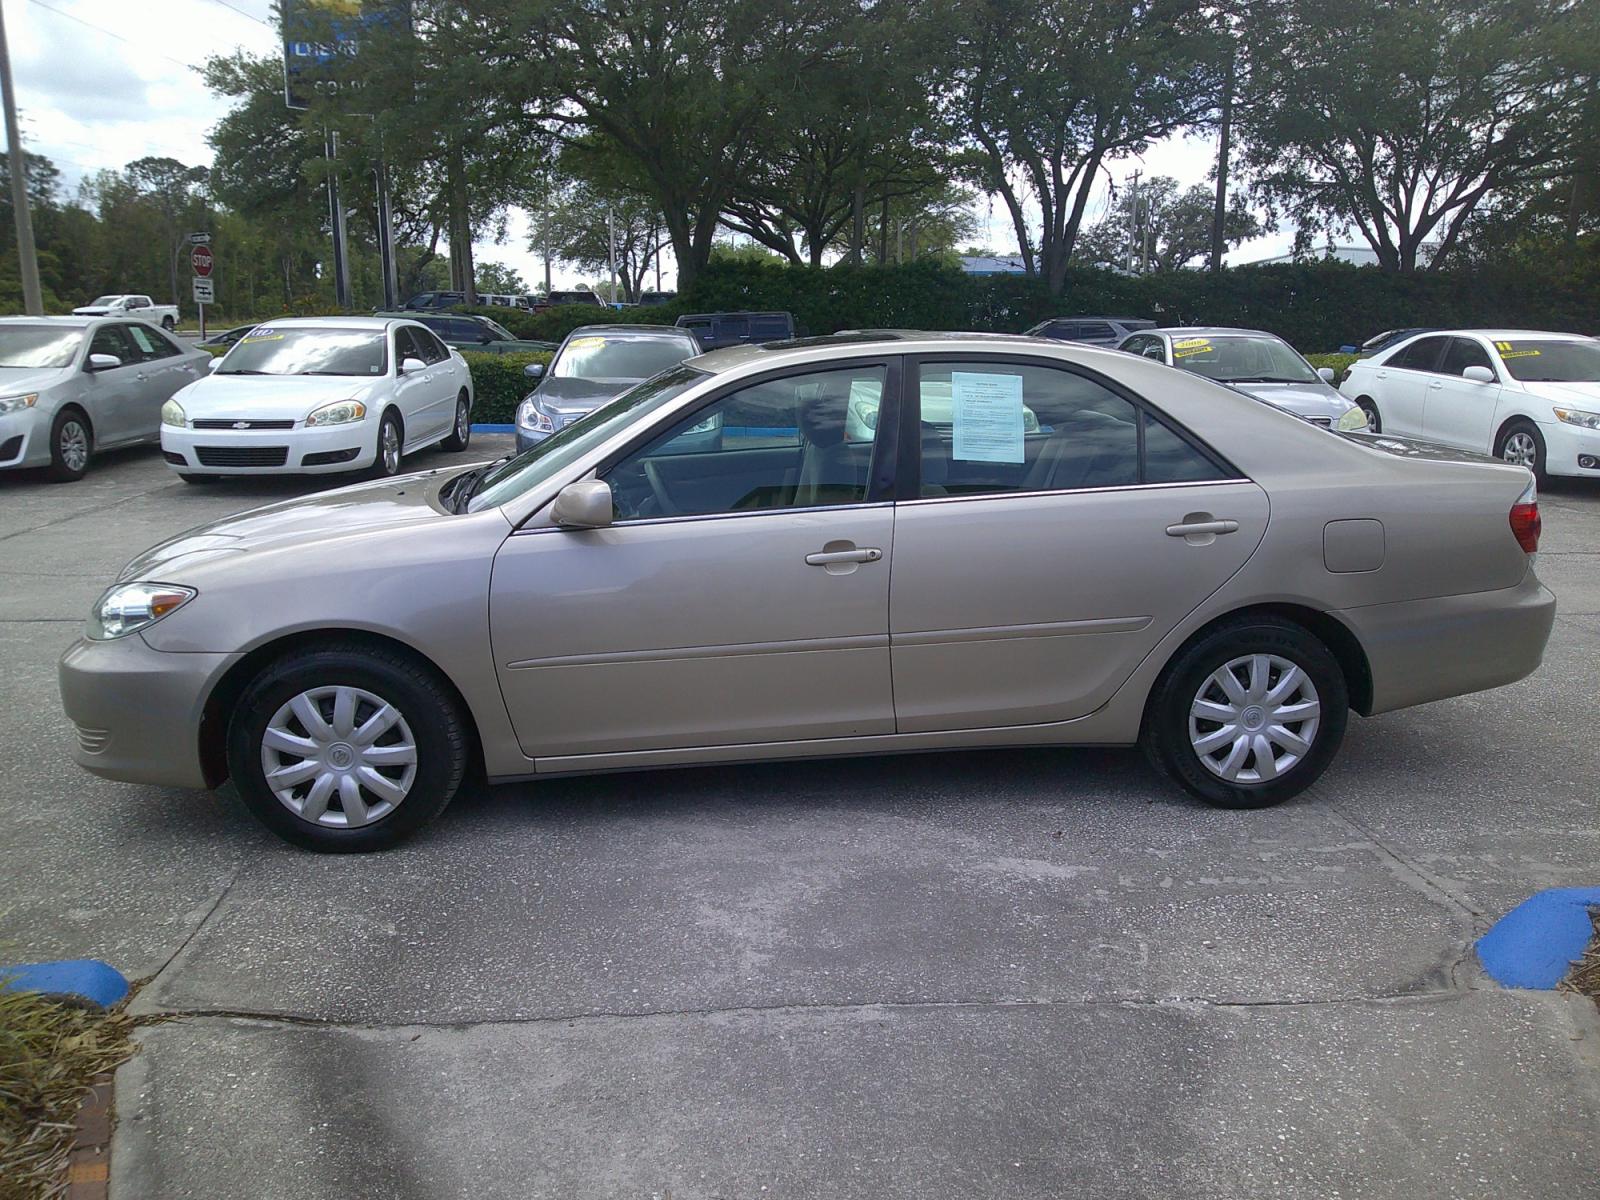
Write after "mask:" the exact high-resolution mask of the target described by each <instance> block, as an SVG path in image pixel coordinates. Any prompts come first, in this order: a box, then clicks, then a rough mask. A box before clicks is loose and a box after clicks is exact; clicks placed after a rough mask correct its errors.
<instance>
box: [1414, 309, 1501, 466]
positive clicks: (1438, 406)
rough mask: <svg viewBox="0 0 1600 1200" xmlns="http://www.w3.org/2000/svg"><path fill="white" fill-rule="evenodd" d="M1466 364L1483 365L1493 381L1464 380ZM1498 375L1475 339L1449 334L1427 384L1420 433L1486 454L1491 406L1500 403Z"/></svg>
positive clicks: (1490, 432)
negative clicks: (1433, 372)
mask: <svg viewBox="0 0 1600 1200" xmlns="http://www.w3.org/2000/svg"><path fill="white" fill-rule="evenodd" d="M1468 367H1485V368H1487V369H1488V371H1489V372H1490V374H1492V375H1494V377H1495V378H1494V380H1493V381H1492V382H1489V383H1484V382H1482V381H1480V380H1476V379H1467V378H1466V377H1465V376H1464V375H1463V374H1462V372H1464V371H1465V370H1466V369H1467V368H1468ZM1500 390H1501V387H1500V377H1499V373H1498V372H1497V371H1496V370H1495V367H1494V363H1493V362H1492V361H1491V360H1490V358H1489V351H1488V349H1487V348H1485V347H1484V345H1483V344H1482V343H1481V342H1479V341H1478V340H1477V339H1476V338H1471V337H1452V338H1451V339H1450V344H1449V345H1448V346H1447V347H1446V348H1445V352H1444V358H1443V360H1442V361H1441V362H1440V364H1439V374H1438V376H1437V377H1435V378H1434V379H1433V380H1432V381H1431V382H1429V384H1428V390H1427V398H1426V400H1425V401H1424V402H1423V409H1422V434H1423V436H1424V437H1426V438H1428V439H1429V440H1430V441H1435V442H1443V443H1444V444H1445V445H1447V446H1458V447H1460V448H1461V449H1463V450H1476V451H1478V452H1479V453H1480V454H1489V453H1491V452H1492V450H1493V447H1492V445H1491V444H1490V443H1491V442H1492V441H1493V438H1494V416H1495V409H1496V408H1497V407H1498V406H1499V404H1500Z"/></svg>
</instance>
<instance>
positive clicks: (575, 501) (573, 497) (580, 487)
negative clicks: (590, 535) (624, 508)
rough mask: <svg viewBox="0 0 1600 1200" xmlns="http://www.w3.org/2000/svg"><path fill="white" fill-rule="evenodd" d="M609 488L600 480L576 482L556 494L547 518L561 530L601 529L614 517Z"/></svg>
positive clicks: (607, 484) (609, 486)
mask: <svg viewBox="0 0 1600 1200" xmlns="http://www.w3.org/2000/svg"><path fill="white" fill-rule="evenodd" d="M615 512H616V510H615V508H614V507H613V505H612V500H611V485H610V484H609V483H606V482H605V481H604V480H600V479H580V480H578V482H577V483H569V484H567V486H566V487H564V488H562V489H561V490H560V491H559V492H557V493H556V502H555V504H554V505H552V506H551V509H550V519H551V520H552V521H554V522H555V523H556V524H557V525H559V526H561V527H562V528H563V529H604V528H605V527H606V526H607V525H609V524H611V519H612V517H613V516H614V515H615Z"/></svg>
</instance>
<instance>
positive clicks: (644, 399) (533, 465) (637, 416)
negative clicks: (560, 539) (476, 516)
mask: <svg viewBox="0 0 1600 1200" xmlns="http://www.w3.org/2000/svg"><path fill="white" fill-rule="evenodd" d="M705 378H706V376H705V374H704V373H703V372H701V371H696V370H693V369H692V368H690V367H686V366H683V365H682V364H681V363H680V364H679V365H678V366H676V367H674V368H673V369H672V370H670V371H665V372H663V373H662V374H660V375H657V376H656V377H655V378H654V379H647V380H645V381H644V382H643V383H641V384H639V385H638V386H637V387H631V388H629V389H628V390H627V391H625V392H623V393H622V395H620V396H618V397H617V398H616V399H615V400H611V401H609V402H607V403H605V404H602V405H601V406H600V407H599V408H597V409H595V410H594V411H593V412H592V413H588V414H587V415H585V416H582V417H580V418H578V420H576V421H574V422H573V423H572V424H571V425H568V426H567V427H566V428H564V429H562V430H560V431H558V432H556V433H553V434H551V435H550V436H549V437H547V438H545V440H544V441H542V442H539V443H537V444H536V445H534V446H532V447H530V448H529V449H527V450H524V451H523V452H522V453H521V454H519V455H517V456H516V457H515V458H512V459H509V460H507V461H506V462H504V463H502V464H500V466H498V467H496V468H495V469H494V470H492V471H490V472H489V473H488V474H487V475H485V476H484V477H483V480H482V482H481V483H480V484H479V485H478V489H477V491H476V492H475V493H474V494H473V497H472V502H471V503H470V504H468V505H467V511H468V512H478V511H480V510H482V509H485V508H495V507H497V506H499V505H501V504H505V503H507V502H508V501H511V500H515V499H516V498H517V497H518V496H520V495H522V494H523V493H524V492H526V491H528V490H529V489H531V488H534V487H537V486H538V485H539V484H541V483H543V482H544V481H545V480H546V479H548V478H550V476H551V475H553V474H555V473H556V472H557V471H559V470H561V469H562V468H563V467H565V466H566V465H567V464H568V463H571V462H575V461H577V460H578V459H580V458H582V457H583V456H584V455H585V454H587V453H588V452H589V451H590V450H592V449H593V448H594V447H596V446H598V445H600V443H601V442H603V441H605V440H606V439H607V438H609V437H610V436H611V435H612V434H614V433H616V432H617V431H618V430H620V429H622V428H623V427H625V426H627V425H630V424H632V423H633V422H634V421H639V420H643V419H644V418H646V417H648V416H649V415H650V414H651V413H652V412H654V411H655V410H656V409H658V408H660V407H661V406H662V405H664V404H668V403H670V402H671V401H673V400H675V399H676V398H677V397H679V396H681V395H683V393H684V392H686V391H688V390H689V389H690V388H691V387H693V386H694V385H695V384H697V383H699V382H701V381H702V380H704V379H705Z"/></svg>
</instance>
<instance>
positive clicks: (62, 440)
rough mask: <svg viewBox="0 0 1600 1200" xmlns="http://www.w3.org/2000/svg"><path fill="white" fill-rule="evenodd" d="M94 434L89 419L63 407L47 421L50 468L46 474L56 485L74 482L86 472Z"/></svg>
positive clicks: (92, 447)
mask: <svg viewBox="0 0 1600 1200" xmlns="http://www.w3.org/2000/svg"><path fill="white" fill-rule="evenodd" d="M93 452H94V434H93V433H92V432H91V431H90V429H89V419H88V418H87V417H85V416H84V415H83V413H81V412H79V411H78V410H77V409H75V408H64V409H62V410H61V411H60V412H58V413H57V414H56V419H55V420H54V421H52V422H50V466H49V467H48V468H47V472H46V473H47V474H48V475H49V476H50V478H51V479H53V480H55V481H56V482H57V483H75V482H76V481H77V480H79V479H82V478H83V476H84V473H85V472H87V471H88V469H89V456H90V454H92V453H93Z"/></svg>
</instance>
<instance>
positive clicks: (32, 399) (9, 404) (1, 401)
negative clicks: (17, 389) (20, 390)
mask: <svg viewBox="0 0 1600 1200" xmlns="http://www.w3.org/2000/svg"><path fill="white" fill-rule="evenodd" d="M37 403H39V393H38V392H29V393H28V394H27V395H26V396H6V397H3V398H0V413H13V412H21V411H22V410H23V409H25V408H32V407H33V406H34V405H35V404H37Z"/></svg>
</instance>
